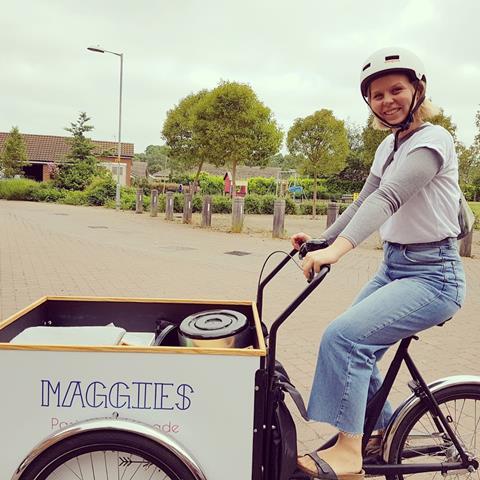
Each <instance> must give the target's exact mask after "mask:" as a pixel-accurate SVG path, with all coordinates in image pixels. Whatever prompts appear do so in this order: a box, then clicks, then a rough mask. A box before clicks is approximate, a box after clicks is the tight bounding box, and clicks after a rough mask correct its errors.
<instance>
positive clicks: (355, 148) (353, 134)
mask: <svg viewBox="0 0 480 480" xmlns="http://www.w3.org/2000/svg"><path fill="white" fill-rule="evenodd" d="M347 135H348V145H349V147H350V150H349V152H348V155H347V158H346V161H345V163H346V167H345V168H344V169H343V170H342V171H341V172H340V174H339V175H338V177H339V178H340V179H341V180H344V181H348V182H351V183H352V186H354V189H355V190H358V189H359V188H361V185H363V183H364V182H365V180H366V179H367V177H368V174H369V171H370V167H369V166H368V165H366V164H365V162H364V161H363V160H364V155H363V152H364V150H363V137H362V129H361V128H360V127H359V126H358V125H354V124H349V125H347Z"/></svg>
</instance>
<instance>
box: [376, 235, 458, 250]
mask: <svg viewBox="0 0 480 480" xmlns="http://www.w3.org/2000/svg"><path fill="white" fill-rule="evenodd" d="M456 242H457V239H456V238H455V237H447V238H444V239H443V240H438V241H437V242H426V243H395V242H387V241H385V243H387V244H388V245H392V246H393V247H406V248H408V247H417V248H422V247H423V248H428V247H443V246H447V245H449V246H452V245H455V244H456Z"/></svg>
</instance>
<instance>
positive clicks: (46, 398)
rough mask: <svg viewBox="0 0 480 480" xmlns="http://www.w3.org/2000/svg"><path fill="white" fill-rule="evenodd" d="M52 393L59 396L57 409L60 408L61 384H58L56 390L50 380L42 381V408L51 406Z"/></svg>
mask: <svg viewBox="0 0 480 480" xmlns="http://www.w3.org/2000/svg"><path fill="white" fill-rule="evenodd" d="M50 393H52V394H53V395H56V396H57V402H56V403H57V405H56V406H57V407H59V406H60V382H57V384H56V385H55V388H54V387H53V385H52V384H51V383H50V380H42V407H49V406H50Z"/></svg>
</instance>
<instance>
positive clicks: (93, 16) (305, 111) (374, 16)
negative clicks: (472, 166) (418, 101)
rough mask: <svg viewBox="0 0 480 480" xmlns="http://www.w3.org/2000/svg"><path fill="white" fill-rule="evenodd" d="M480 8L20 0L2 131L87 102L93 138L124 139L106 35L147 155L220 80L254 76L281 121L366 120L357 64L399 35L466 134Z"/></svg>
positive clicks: (56, 121) (69, 117) (11, 11)
mask: <svg viewBox="0 0 480 480" xmlns="http://www.w3.org/2000/svg"><path fill="white" fill-rule="evenodd" d="M459 5H460V4H459ZM47 6H48V7H47ZM479 17H480V2H478V1H477V0H464V1H463V2H462V3H461V8H460V7H456V8H453V7H452V3H451V2H450V1H448V0H436V1H433V0H422V1H421V2H418V1H408V2H398V1H393V0H383V1H380V0H371V1H369V2H358V1H356V0H339V1H338V2H319V1H318V0H297V1H296V2H291V1H290V0H276V1H275V0H262V1H258V0H243V1H242V2H233V1H221V0H206V1H204V2H200V1H197V0H178V1H174V2H172V1H168V0H137V1H136V2H131V1H128V0H117V1H113V0H103V1H102V2H98V1H93V0H83V1H82V2H74V1H72V0H50V1H49V2H48V4H47V3H46V2H42V1H34V0H24V1H23V2H10V3H7V4H5V6H4V7H3V8H2V16H1V18H0V49H1V50H0V53H1V58H2V66H3V69H2V75H1V76H0V88H1V91H2V92H3V93H4V99H3V100H2V108H1V109H0V130H8V129H10V127H11V125H13V124H18V125H19V127H20V129H21V130H23V131H26V132H29V133H45V134H59V135H62V134H63V133H64V132H63V128H64V127H65V126H66V125H68V123H69V122H70V121H73V120H74V119H75V118H76V116H77V115H78V112H79V111H86V112H87V113H88V114H89V115H90V116H91V117H92V122H93V124H94V125H95V130H94V132H93V136H94V138H98V139H105V140H109V139H115V138H116V135H117V124H118V93H119V92H118V90H119V61H118V57H115V56H113V55H109V54H103V55H102V54H97V53H91V52H88V51H87V50H86V48H87V47H88V46H90V45H96V44H99V45H101V46H103V47H104V48H107V49H110V50H114V51H117V52H122V53H124V55H125V65H124V67H125V68H124V96H123V106H124V109H123V129H122V130H123V132H122V138H123V139H124V140H128V141H131V142H134V143H135V146H136V150H137V151H143V150H144V149H145V147H146V146H147V145H149V144H154V143H160V141H161V138H160V131H161V128H162V123H163V121H164V119H165V115H166V112H167V111H168V109H170V108H172V107H173V106H174V105H175V104H176V103H178V101H179V100H180V99H181V98H182V97H184V96H186V95H188V94H189V93H192V92H195V91H198V90H200V89H202V88H213V87H214V86H215V85H217V84H218V82H219V81H220V80H221V79H226V80H233V81H241V82H246V83H249V84H250V85H251V86H252V87H253V88H254V90H255V91H256V92H257V95H258V96H259V98H260V99H261V100H262V101H263V102H264V103H265V104H266V105H267V106H269V107H270V108H271V109H272V111H273V113H274V115H275V117H276V118H277V120H278V122H279V123H280V124H281V125H282V126H283V127H284V128H285V129H288V128H289V127H290V125H291V124H292V122H293V121H294V119H295V118H297V117H299V116H305V115H309V114H311V113H313V112H314V111H315V110H318V109H320V108H330V109H331V110H333V112H334V114H335V115H336V116H337V117H339V118H343V119H346V118H349V119H351V120H353V121H355V122H358V123H363V122H364V121H365V119H366V116H367V110H366V106H365V105H364V103H363V101H362V99H361V97H360V95H359V91H358V88H359V87H358V81H359V69H360V65H361V64H362V62H363V61H364V60H365V58H366V57H367V56H368V55H369V54H370V53H372V52H373V51H374V50H376V49H378V48H381V47H384V46H387V45H399V46H404V47H407V48H411V49H412V50H414V51H415V52H417V54H418V55H419V56H421V57H422V59H423V60H424V62H425V65H426V68H427V72H428V80H429V84H428V89H429V92H430V94H431V95H432V97H433V100H434V101H436V102H437V103H438V104H439V105H441V106H443V107H444V108H445V110H446V111H447V113H449V114H450V115H452V119H453V120H454V121H455V122H456V123H457V124H458V134H459V137H460V138H461V139H462V140H463V141H465V143H469V142H471V140H472V139H473V135H474V133H475V127H474V115H475V112H476V110H477V109H478V104H479V102H480V100H479V96H478V93H477V89H478V84H479V83H478V82H479V68H480V67H479V60H478V52H477V49H478V39H477V38H476V36H477V34H476V33H475V32H476V31H477V19H478V18H479Z"/></svg>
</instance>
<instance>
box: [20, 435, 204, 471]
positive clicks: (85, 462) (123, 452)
mask: <svg viewBox="0 0 480 480" xmlns="http://www.w3.org/2000/svg"><path fill="white" fill-rule="evenodd" d="M21 480H195V477H194V475H193V474H192V473H191V472H190V470H189V469H188V467H187V466H186V465H185V464H184V463H183V462H182V461H181V460H180V459H179V458H177V457H176V456H175V455H173V454H172V453H171V452H170V451H169V450H167V449H166V448H164V447H162V446H161V445H159V444H157V443H156V442H154V441H153V440H149V439H146V438H144V437H141V436H139V435H136V434H133V433H129V432H123V431H113V430H105V431H95V432H88V433H83V434H79V435H76V436H74V437H70V438H67V439H65V440H62V441H61V442H59V443H57V444H56V445H54V446H52V447H50V448H48V449H47V450H46V451H45V452H44V453H43V454H42V455H41V456H40V457H38V458H37V459H35V461H34V462H33V463H32V464H31V465H30V466H29V467H28V468H27V470H26V471H25V472H24V473H23V474H22V476H21Z"/></svg>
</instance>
